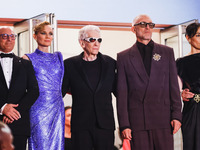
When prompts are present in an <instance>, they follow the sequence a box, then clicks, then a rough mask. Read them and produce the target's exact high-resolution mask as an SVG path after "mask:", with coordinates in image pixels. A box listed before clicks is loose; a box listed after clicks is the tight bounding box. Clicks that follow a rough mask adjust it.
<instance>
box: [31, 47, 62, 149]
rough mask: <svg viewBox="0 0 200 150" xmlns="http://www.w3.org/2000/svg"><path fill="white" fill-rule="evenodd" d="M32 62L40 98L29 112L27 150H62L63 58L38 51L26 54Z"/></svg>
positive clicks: (59, 55) (57, 54) (59, 54)
mask: <svg viewBox="0 0 200 150" xmlns="http://www.w3.org/2000/svg"><path fill="white" fill-rule="evenodd" d="M27 56H28V57H29V59H30V60H31V61H32V64H33V67H34V70H35V75H36V78H37V81H38V85H39V90H40V95H39V97H38V99H37V100H36V102H35V103H34V104H33V106H32V107H31V110H30V123H31V137H30V139H29V150H64V121H65V117H64V103H63V100H62V92H61V89H62V79H63V73H64V68H63V59H62V55H61V53H60V52H55V53H53V54H52V53H44V52H42V51H40V50H38V49H36V50H35V52H34V53H32V54H27Z"/></svg>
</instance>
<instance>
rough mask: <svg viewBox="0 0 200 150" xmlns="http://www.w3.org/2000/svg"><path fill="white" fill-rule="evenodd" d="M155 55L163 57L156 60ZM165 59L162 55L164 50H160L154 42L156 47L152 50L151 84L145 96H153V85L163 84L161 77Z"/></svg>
mask: <svg viewBox="0 0 200 150" xmlns="http://www.w3.org/2000/svg"><path fill="white" fill-rule="evenodd" d="M154 55H157V56H158V55H159V56H161V58H160V59H159V60H156V58H155V57H154ZM163 61H164V58H163V57H162V51H160V50H159V47H158V45H157V44H156V43H154V49H153V52H152V61H151V73H150V78H149V84H148V87H147V91H146V95H145V97H151V94H152V93H151V92H150V91H151V90H149V89H151V88H153V87H152V86H155V84H161V83H159V77H162V76H163V67H164V66H163Z"/></svg>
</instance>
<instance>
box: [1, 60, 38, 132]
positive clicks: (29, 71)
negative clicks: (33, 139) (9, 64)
mask: <svg viewBox="0 0 200 150" xmlns="http://www.w3.org/2000/svg"><path fill="white" fill-rule="evenodd" d="M38 96H39V88H38V84H37V80H36V77H35V72H34V70H33V66H32V64H31V62H30V61H28V60H24V59H22V58H19V57H17V56H14V57H13V71H12V76H11V83H10V88H9V89H8V87H7V85H6V81H5V77H4V74H3V70H2V67H1V65H0V108H1V107H2V106H3V105H4V104H5V103H8V104H19V106H18V107H16V109H17V110H18V111H19V113H20V114H21V118H20V119H19V120H17V121H16V120H15V121H14V122H13V123H12V124H8V126H9V127H10V128H11V130H12V133H13V134H14V135H30V121H29V109H30V107H31V105H32V104H33V103H34V102H35V100H36V99H37V97H38ZM2 118H3V116H2V115H1V116H0V119H1V120H2Z"/></svg>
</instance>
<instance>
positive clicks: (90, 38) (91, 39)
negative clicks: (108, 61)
mask: <svg viewBox="0 0 200 150" xmlns="http://www.w3.org/2000/svg"><path fill="white" fill-rule="evenodd" d="M84 40H85V41H88V42H89V43H93V42H95V41H98V42H99V43H101V42H102V38H94V37H89V38H85V39H84Z"/></svg>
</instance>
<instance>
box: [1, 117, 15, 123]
mask: <svg viewBox="0 0 200 150" xmlns="http://www.w3.org/2000/svg"><path fill="white" fill-rule="evenodd" d="M3 122H4V123H6V124H11V123H13V121H12V120H10V119H9V118H8V117H7V116H3Z"/></svg>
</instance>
